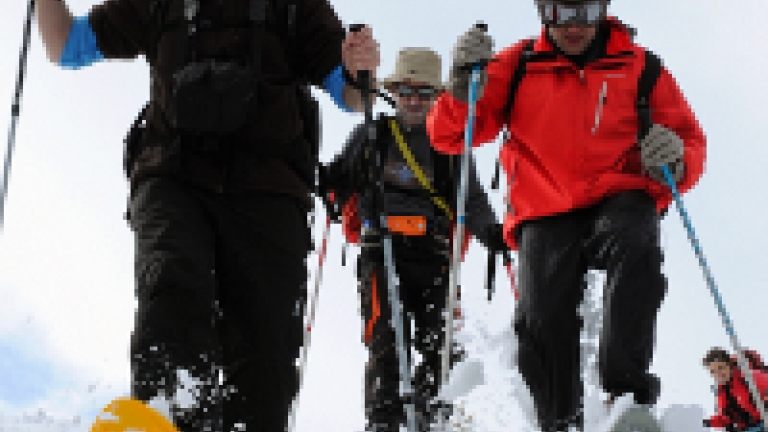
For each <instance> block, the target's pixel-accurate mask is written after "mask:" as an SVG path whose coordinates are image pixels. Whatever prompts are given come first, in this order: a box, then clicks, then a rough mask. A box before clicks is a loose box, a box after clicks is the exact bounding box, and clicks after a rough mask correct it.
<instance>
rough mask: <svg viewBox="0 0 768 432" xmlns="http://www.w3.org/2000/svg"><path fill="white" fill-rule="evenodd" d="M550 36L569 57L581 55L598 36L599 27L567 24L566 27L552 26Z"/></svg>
mask: <svg viewBox="0 0 768 432" xmlns="http://www.w3.org/2000/svg"><path fill="white" fill-rule="evenodd" d="M549 34H550V36H552V39H554V41H555V43H556V44H557V46H558V47H559V48H560V49H561V50H563V52H564V53H566V54H567V55H579V54H581V53H583V52H584V51H585V50H586V49H587V47H588V46H589V44H590V43H591V42H592V41H593V40H594V39H595V35H597V26H596V25H591V26H586V25H578V24H566V25H564V26H550V27H549Z"/></svg>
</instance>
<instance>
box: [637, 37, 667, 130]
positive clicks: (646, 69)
mask: <svg viewBox="0 0 768 432" xmlns="http://www.w3.org/2000/svg"><path fill="white" fill-rule="evenodd" d="M644 52H645V65H644V66H643V71H642V72H641V73H640V78H639V80H638V83H637V117H638V121H639V122H640V129H639V132H638V134H639V136H638V138H639V139H642V138H643V137H645V135H646V134H647V133H648V131H649V130H650V129H651V126H652V125H653V121H652V120H651V105H650V98H651V92H653V87H654V86H655V85H656V81H657V80H658V79H659V76H660V75H661V66H662V64H661V59H660V58H659V57H658V56H657V55H656V54H654V53H653V52H652V51H650V50H648V49H646V50H644Z"/></svg>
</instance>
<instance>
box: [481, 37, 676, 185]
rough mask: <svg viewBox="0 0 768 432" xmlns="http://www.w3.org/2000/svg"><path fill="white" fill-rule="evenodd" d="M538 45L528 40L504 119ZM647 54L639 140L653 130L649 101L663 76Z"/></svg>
mask: <svg viewBox="0 0 768 432" xmlns="http://www.w3.org/2000/svg"><path fill="white" fill-rule="evenodd" d="M535 43H536V39H528V40H527V41H526V42H525V45H524V47H523V51H522V53H521V54H520V57H519V59H518V61H517V66H516V67H515V72H514V75H513V76H512V80H511V81H510V83H509V91H508V94H507V102H506V104H504V114H503V115H504V117H503V118H504V119H505V120H506V119H509V117H510V115H511V114H512V108H513V107H514V104H515V96H516V95H517V89H518V87H520V83H521V82H522V81H523V78H525V72H526V68H527V65H528V62H529V61H530V60H531V57H533V55H534V52H533V46H534V44H535ZM644 52H645V66H644V67H643V71H642V73H641V74H640V78H639V79H638V86H637V113H638V120H639V122H640V129H639V133H638V139H640V138H642V137H644V136H645V134H646V133H648V130H649V129H650V128H651V125H652V121H651V110H650V105H649V99H650V95H651V92H652V91H653V87H654V86H655V85H656V81H657V80H658V78H659V76H660V75H661V59H660V58H659V57H658V56H657V55H656V54H654V53H653V52H651V51H649V50H647V49H646V50H644ZM508 139H509V134H508V131H505V137H504V141H505V142H506V141H507V140H508ZM498 185H499V160H498V159H497V160H496V168H495V170H494V175H493V181H492V182H491V188H492V189H498Z"/></svg>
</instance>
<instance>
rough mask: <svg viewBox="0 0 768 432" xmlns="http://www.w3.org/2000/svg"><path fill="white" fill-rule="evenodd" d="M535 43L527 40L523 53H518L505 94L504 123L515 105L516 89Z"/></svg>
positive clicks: (534, 40)
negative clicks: (513, 71) (507, 90)
mask: <svg viewBox="0 0 768 432" xmlns="http://www.w3.org/2000/svg"><path fill="white" fill-rule="evenodd" d="M535 43H536V39H528V40H527V41H526V42H525V46H523V51H522V52H521V53H520V57H519V59H518V60H517V66H516V67H515V73H514V75H512V80H511V81H510V82H509V92H508V93H507V103H506V104H504V120H505V121H506V120H507V119H508V118H509V116H510V115H511V114H512V107H513V106H514V105H515V96H516V95H517V88H518V87H520V82H521V81H522V80H523V77H525V69H526V65H527V63H528V59H529V58H530V57H531V54H532V53H533V45H534V44H535Z"/></svg>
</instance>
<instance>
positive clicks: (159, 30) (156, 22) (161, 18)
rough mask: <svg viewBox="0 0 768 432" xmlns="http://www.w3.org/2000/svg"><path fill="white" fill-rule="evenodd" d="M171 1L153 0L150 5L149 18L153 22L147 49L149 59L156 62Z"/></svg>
mask: <svg viewBox="0 0 768 432" xmlns="http://www.w3.org/2000/svg"><path fill="white" fill-rule="evenodd" d="M170 4H171V1H170V0H152V1H151V2H150V4H149V17H150V21H152V28H151V30H150V32H149V47H148V49H147V53H146V54H147V58H148V59H152V61H155V56H156V55H157V49H158V45H159V44H160V37H162V35H163V30H164V28H163V27H164V25H165V18H166V16H167V15H168V7H169V6H170Z"/></svg>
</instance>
